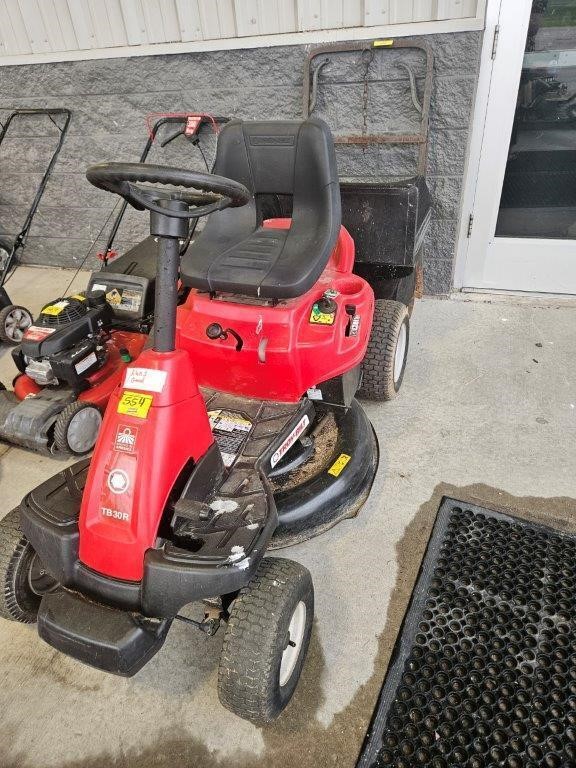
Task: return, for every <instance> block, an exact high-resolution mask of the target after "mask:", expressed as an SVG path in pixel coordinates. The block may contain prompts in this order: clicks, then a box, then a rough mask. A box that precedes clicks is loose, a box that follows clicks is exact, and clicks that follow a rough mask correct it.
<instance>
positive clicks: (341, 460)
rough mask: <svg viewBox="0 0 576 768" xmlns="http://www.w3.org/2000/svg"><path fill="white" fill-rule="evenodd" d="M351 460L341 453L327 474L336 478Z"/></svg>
mask: <svg viewBox="0 0 576 768" xmlns="http://www.w3.org/2000/svg"><path fill="white" fill-rule="evenodd" d="M351 458H352V457H351V456H348V454H347V453H341V454H340V456H338V458H337V459H336V461H335V462H334V464H332V466H331V467H330V469H329V470H328V474H329V475H333V476H334V477H338V476H339V475H340V474H341V472H342V470H343V469H344V467H345V466H346V464H348V462H349V461H350V459H351Z"/></svg>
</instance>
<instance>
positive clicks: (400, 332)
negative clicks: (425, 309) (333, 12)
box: [303, 40, 434, 400]
mask: <svg viewBox="0 0 576 768" xmlns="http://www.w3.org/2000/svg"><path fill="white" fill-rule="evenodd" d="M398 49H399V50H398ZM392 51H398V53H397V54H395V59H394V67H395V69H396V70H398V71H402V72H404V73H405V75H406V84H407V94H406V98H407V99H409V100H411V102H412V106H413V109H414V112H415V116H416V115H417V118H416V121H417V122H418V123H419V128H418V130H416V131H414V132H412V133H396V132H394V133H369V132H368V129H367V125H368V121H367V115H366V113H365V114H364V115H359V116H358V122H359V123H360V124H361V127H360V128H359V129H358V131H357V132H355V133H350V134H345V135H344V134H341V133H339V132H338V131H337V130H334V131H333V133H334V143H335V144H340V145H342V144H352V145H358V146H364V147H367V146H369V145H378V144H387V145H392V144H397V145H404V146H406V145H412V146H414V147H416V148H417V152H416V158H415V169H414V173H413V174H411V175H409V176H404V177H393V176H390V177H383V178H382V179H379V180H378V181H374V182H356V181H348V182H347V181H346V180H341V181H340V192H341V198H342V224H343V225H344V226H345V227H346V229H347V230H348V231H349V232H350V234H351V235H352V237H353V239H354V243H355V245H356V261H355V268H354V271H355V272H356V273H357V274H358V275H360V276H361V277H363V278H364V279H365V280H367V281H368V282H369V283H370V285H371V286H372V288H373V290H374V295H375V297H376V309H375V318H374V330H373V335H376V334H378V335H379V336H380V337H381V335H382V334H386V335H387V336H388V338H389V343H388V344H387V345H386V349H387V352H386V354H384V355H383V353H382V347H381V346H379V347H378V349H377V348H376V346H375V345H374V347H373V348H372V345H371V347H369V349H368V353H367V355H366V360H365V362H364V365H363V386H362V387H361V389H360V392H359V394H360V395H364V397H366V398H370V397H372V396H373V393H374V391H377V392H378V393H379V397H378V399H384V400H387V399H390V398H392V397H394V395H395V394H396V393H397V392H398V390H399V388H400V385H401V383H402V378H403V375H404V368H405V364H406V358H407V354H408V341H409V318H410V315H411V314H412V309H413V307H414V300H415V299H416V298H420V296H421V295H422V289H423V254H424V241H425V237H426V233H427V230H428V226H429V223H430V218H431V197H430V192H429V190H428V185H427V184H426V167H427V159H428V118H429V113H430V99H431V95H432V80H433V72H434V60H433V55H432V51H431V48H430V46H429V45H428V44H427V43H425V42H422V41H419V40H418V41H414V40H374V41H367V42H366V41H363V42H358V43H344V44H340V43H335V44H329V45H323V46H319V47H317V48H313V49H312V50H311V52H310V54H309V55H308V58H307V60H306V63H305V66H304V94H303V112H304V115H305V117H308V116H310V115H311V114H313V113H314V112H315V110H316V112H319V113H320V112H321V110H319V109H318V107H319V103H318V102H319V101H320V99H319V94H320V93H321V89H322V75H323V73H324V74H329V72H330V67H331V65H333V64H336V65H337V62H338V58H339V57H341V56H342V54H350V53H352V54H353V53H354V52H355V53H356V54H357V61H356V63H357V65H358V67H359V70H360V71H361V72H362V77H363V81H362V83H361V85H360V87H361V88H362V89H363V104H364V107H363V108H364V110H367V108H368V93H369V88H370V87H371V86H372V84H373V83H374V82H378V79H374V78H369V75H368V72H369V66H370V64H371V62H372V61H373V60H374V59H375V57H377V56H382V57H385V56H387V55H388V54H389V53H390V52H392ZM414 52H416V53H418V52H419V53H420V57H419V58H420V59H422V62H421V64H420V66H421V67H422V69H421V70H420V71H419V72H418V73H417V72H415V69H414V65H413V57H414ZM405 53H406V54H408V56H406V61H404V54H405ZM417 74H418V75H422V76H423V78H422V79H423V85H422V94H421V96H420V95H419V93H418V84H417V83H418V79H419V78H417ZM336 87H337V86H336ZM320 116H321V115H320ZM328 122H329V121H328Z"/></svg>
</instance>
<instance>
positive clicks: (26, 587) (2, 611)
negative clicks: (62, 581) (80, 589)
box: [0, 509, 58, 624]
mask: <svg viewBox="0 0 576 768" xmlns="http://www.w3.org/2000/svg"><path fill="white" fill-rule="evenodd" d="M0 584H1V586H2V589H1V590H0V616H1V617H2V618H4V619H10V620H11V621H20V622H22V623H23V624H32V623H34V622H35V621H36V617H37V615H38V608H39V607H40V601H41V599H42V595H44V594H46V593H47V592H52V591H53V590H54V589H56V588H57V587H58V582H57V581H56V580H55V579H54V578H52V576H51V575H50V574H49V573H48V572H47V571H46V570H45V568H44V566H43V565H42V562H41V561H40V558H39V557H38V555H37V554H36V552H35V550H34V548H33V547H32V545H31V544H30V542H29V541H28V539H27V538H26V536H24V534H23V533H22V531H21V530H20V513H19V510H18V509H13V510H12V511H11V512H9V513H8V514H7V515H6V517H4V518H3V519H2V520H0Z"/></svg>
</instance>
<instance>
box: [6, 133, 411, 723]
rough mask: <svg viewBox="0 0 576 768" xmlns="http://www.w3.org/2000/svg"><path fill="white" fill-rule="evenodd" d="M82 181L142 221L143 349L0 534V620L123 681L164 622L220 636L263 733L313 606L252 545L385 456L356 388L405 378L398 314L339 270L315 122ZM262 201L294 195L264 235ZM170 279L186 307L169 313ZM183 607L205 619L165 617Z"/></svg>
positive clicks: (358, 489) (287, 687) (297, 522)
mask: <svg viewBox="0 0 576 768" xmlns="http://www.w3.org/2000/svg"><path fill="white" fill-rule="evenodd" d="M87 177H88V179H89V181H90V182H91V183H92V184H94V185H95V186H96V187H99V188H100V189H104V190H107V191H109V192H111V193H114V194H118V195H121V196H122V197H123V198H124V199H125V200H127V201H128V203H129V204H130V205H132V206H134V208H136V209H138V210H144V209H146V210H148V211H149V212H150V233H151V236H152V237H153V238H155V239H157V242H158V260H157V276H156V286H155V295H156V303H155V320H154V329H153V345H152V348H149V349H145V350H144V351H143V352H142V353H141V354H140V356H139V358H138V360H136V361H135V362H131V363H129V364H128V366H127V369H126V372H125V374H124V376H123V380H122V384H121V386H119V387H118V388H117V389H116V390H115V391H114V392H113V393H112V396H111V398H110V401H109V403H108V407H107V409H106V412H105V415H104V421H103V424H102V429H101V431H100V434H99V436H98V440H97V443H96V447H95V451H94V455H93V457H92V459H91V460H87V459H84V460H81V461H79V462H78V463H76V464H75V465H74V466H72V467H70V468H69V469H66V470H65V471H64V472H60V473H58V474H56V475H55V476H54V477H52V478H51V479H50V480H48V481H46V482H44V483H42V485H40V486H38V487H37V488H36V489H35V490H33V491H32V492H31V493H29V494H28V495H27V496H26V497H25V499H24V500H23V502H22V504H21V506H20V508H19V509H17V510H14V511H13V512H11V513H9V514H8V515H7V516H6V517H5V518H4V519H3V520H2V521H1V523H0V574H1V579H2V583H3V584H4V590H3V591H2V592H1V593H0V614H1V615H3V616H4V617H6V618H9V619H14V620H18V621H24V622H33V621H37V622H38V632H39V635H40V637H41V638H42V639H44V640H45V641H46V642H47V643H49V644H50V645H51V646H53V647H54V648H56V649H58V650H60V651H62V652H63V653H66V654H68V655H69V656H72V657H73V658H75V659H79V660H80V661H83V662H85V663H87V664H90V665H92V666H95V667H97V668H99V669H103V670H106V671H109V672H113V673H116V674H120V675H126V676H129V675H133V674H135V673H136V672H137V671H138V670H139V669H140V668H141V667H142V666H143V665H144V664H145V663H146V662H148V661H149V660H150V659H151V657H152V656H153V655H154V654H155V653H156V652H157V651H158V650H159V648H160V647H161V646H162V644H163V642H164V639H165V637H166V634H167V632H168V630H169V628H170V625H171V623H172V621H174V620H175V619H177V620H183V621H187V622H188V623H191V624H195V625H196V626H197V627H198V628H200V629H201V630H203V631H204V632H206V633H208V634H213V633H214V632H215V631H216V629H217V628H218V626H219V624H220V623H221V622H222V621H223V622H226V624H227V626H226V632H225V636H224V642H223V647H222V654H221V659H220V667H219V675H218V692H219V696H220V700H221V702H222V703H223V704H224V706H226V707H228V708H229V709H230V710H232V711H233V712H235V713H236V714H237V715H239V716H241V717H244V718H247V719H249V720H251V721H253V722H256V723H265V722H269V721H271V720H273V719H274V718H275V717H276V716H277V715H278V714H279V713H280V712H281V710H282V709H283V708H284V707H285V706H286V704H287V703H288V701H289V700H290V697H291V696H292V693H293V692H294V689H295V687H296V684H297V681H298V678H299V675H300V671H301V669H302V665H303V663H304V659H305V656H306V651H307V648H308V643H309V640H310V632H311V628H312V618H313V611H314V593H313V586H312V581H311V577H310V574H309V572H308V571H307V570H306V569H305V568H304V567H302V566H301V565H299V564H298V563H296V562H294V561H291V560H288V559H284V558H267V557H265V556H264V555H265V552H266V549H268V548H278V547H283V546H287V545H289V544H292V543H294V542H297V541H301V540H304V539H306V538H308V537H310V536H313V535H316V534H318V533H320V532H322V531H324V530H326V529H327V528H329V527H330V526H332V525H334V524H335V523H336V522H338V521H339V520H342V519H343V518H346V517H352V516H354V515H355V514H356V513H357V511H358V509H359V508H360V507H361V506H362V504H363V503H364V502H365V500H366V499H367V497H368V494H369V492H370V488H371V486H372V482H373V479H374V475H375V472H376V469H377V465H378V446H377V442H376V438H375V435H374V432H373V429H372V426H371V424H370V422H369V421H368V418H367V417H366V415H365V413H364V411H363V410H362V408H361V407H360V405H359V404H358V402H357V401H356V399H355V395H356V393H357V392H358V391H359V388H360V392H361V393H362V394H363V395H364V396H368V397H373V398H376V399H385V398H386V397H388V396H389V395H390V392H389V390H387V389H386V388H382V380H384V381H385V383H386V387H388V388H390V387H391V388H392V389H394V387H395V386H396V385H397V384H398V381H399V378H401V373H402V371H403V364H404V359H405V347H406V342H407V317H408V312H407V309H406V307H404V309H403V310H402V311H400V310H398V309H397V308H396V309H397V311H396V314H394V313H390V312H388V313H386V312H384V313H383V312H379V313H378V315H376V316H375V314H374V306H375V300H374V292H373V290H372V288H371V286H370V285H369V283H368V282H367V281H366V280H364V279H363V278H362V277H360V276H358V275H356V274H354V273H353V267H354V242H353V240H352V237H351V236H350V234H349V233H348V231H347V230H346V229H345V228H344V227H343V226H341V198H340V187H339V182H338V175H337V171H336V160H335V153H334V146H333V140H332V136H331V133H330V130H329V129H328V127H327V126H326V124H325V123H323V122H322V121H321V120H317V119H308V120H305V121H304V122H240V121H234V122H230V123H228V124H227V125H226V126H225V127H224V128H223V130H222V131H221V132H220V134H219V139H218V148H217V155H216V162H215V166H214V174H205V173H195V172H192V171H187V170H179V169H175V168H168V167H163V166H151V165H142V164H138V163H133V164H125V163H108V164H103V165H97V166H93V167H91V168H90V169H89V170H88V172H87ZM270 195H272V196H282V197H285V196H290V197H291V199H292V211H291V216H290V218H272V219H265V220H263V217H262V205H261V203H262V199H263V198H267V197H268V196H270ZM202 216H206V217H207V221H206V225H205V227H204V229H203V230H202V232H201V233H200V234H199V235H198V236H197V238H196V239H195V241H194V242H193V243H192V245H191V246H190V248H189V249H188V250H187V251H186V253H185V254H184V255H183V256H182V257H181V255H180V242H181V241H182V240H184V239H185V238H186V236H187V233H188V226H189V221H190V220H191V219H198V218H199V217H202ZM179 275H180V279H181V280H182V283H183V284H184V285H185V286H186V287H188V288H189V289H190V292H189V295H188V297H187V299H186V301H185V303H184V304H183V305H181V306H179V307H178V280H179ZM395 303H397V302H392V304H395ZM391 323H392V325H393V326H394V327H393V328H392V327H391ZM402 327H404V328H405V331H406V333H405V334H404V340H405V341H404V342H402V343H403V351H402V355H403V358H404V359H402V360H401V361H400V363H401V364H400V367H398V363H397V361H396V368H395V358H396V352H397V346H398V339H400V338H401V337H402V334H401V332H400V329H401V328H402ZM392 338H394V339H396V342H395V343H394V344H391V339H392ZM377 364H378V365H380V368H379V369H378V370H376V366H377ZM382 366H383V367H382ZM363 370H364V378H362V375H363ZM194 601H204V606H205V618H204V620H203V621H200V622H195V621H193V620H192V619H190V618H188V617H185V616H183V615H181V614H180V611H181V609H182V608H183V607H184V606H186V605H187V604H189V603H191V602H194Z"/></svg>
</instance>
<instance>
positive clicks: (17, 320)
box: [0, 304, 32, 346]
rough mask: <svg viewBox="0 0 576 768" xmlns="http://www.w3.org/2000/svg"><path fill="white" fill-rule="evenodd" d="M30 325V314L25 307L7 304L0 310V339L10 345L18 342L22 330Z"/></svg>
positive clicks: (22, 333)
mask: <svg viewBox="0 0 576 768" xmlns="http://www.w3.org/2000/svg"><path fill="white" fill-rule="evenodd" d="M31 325H32V315H31V314H30V312H29V311H28V310H27V309H26V307H20V306H18V305H17V304H9V305H8V306H7V307H4V309H3V310H2V311H1V312H0V341H3V342H4V343H5V344H11V345H12V346H14V345H16V344H20V342H21V341H22V337H23V336H24V332H25V331H26V329H27V328H29V327H30V326H31Z"/></svg>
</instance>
